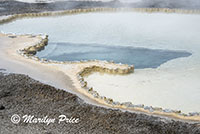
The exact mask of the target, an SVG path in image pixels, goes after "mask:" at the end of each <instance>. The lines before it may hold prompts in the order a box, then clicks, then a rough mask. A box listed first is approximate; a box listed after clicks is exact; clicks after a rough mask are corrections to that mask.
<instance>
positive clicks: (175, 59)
mask: <svg viewBox="0 0 200 134" xmlns="http://www.w3.org/2000/svg"><path fill="white" fill-rule="evenodd" d="M0 30H1V31H4V32H6V33H9V32H13V33H17V34H23V33H34V34H38V33H46V34H48V35H49V45H48V46H47V47H46V48H45V50H43V51H41V52H39V53H37V56H39V57H44V58H47V59H53V60H59V61H65V60H70V61H76V60H90V59H99V60H109V61H110V60H113V61H115V62H117V63H124V64H134V65H135V68H136V69H135V72H134V73H133V74H129V75H124V76H119V75H108V74H99V73H93V74H92V75H89V76H88V77H87V78H86V80H87V81H88V84H89V86H92V87H94V90H96V91H97V92H98V93H99V94H100V95H102V96H106V97H109V98H113V99H114V100H115V101H119V102H126V101H131V102H133V103H135V104H145V105H147V106H154V107H163V108H169V109H177V110H182V111H183V112H185V113H187V112H192V111H196V112H200V53H199V52H200V37H199V35H200V16H199V15H184V14H164V13H152V14H148V13H131V12H121V13H120V12H118V13H87V14H79V15H73V16H60V17H43V18H26V19H21V20H16V21H14V22H11V23H8V24H4V25H0Z"/></svg>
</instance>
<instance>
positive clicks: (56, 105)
mask: <svg viewBox="0 0 200 134" xmlns="http://www.w3.org/2000/svg"><path fill="white" fill-rule="evenodd" d="M2 71H5V70H2ZM13 114H18V115H19V116H20V117H22V116H23V115H34V116H35V117H37V118H39V117H40V118H42V117H45V116H48V118H56V119H59V118H58V117H59V115H66V116H67V117H68V118H70V117H74V118H79V122H78V123H75V124H72V123H71V124H70V123H65V122H61V123H60V124H59V123H58V122H54V123H50V124H49V125H47V124H45V123H25V122H23V120H22V119H21V121H20V122H19V124H13V123H12V122H11V116H12V115H13ZM0 130H1V131H0V133H1V134H5V133H6V134H12V133H26V134H29V133H37V134H38V133H44V134H58V133H70V134H74V133H80V134H83V133H84V134H85V133H89V134H101V133H102V134H107V133H109V134H112V133H113V134H122V133H123V134H200V124H197V123H196V124H195V123H193V124H191V123H190V124H189V123H184V122H180V121H174V120H169V119H163V118H159V117H153V116H148V115H145V114H137V113H130V112H122V111H120V110H113V109H106V108H101V107H97V106H93V105H90V104H86V103H84V101H83V100H81V99H80V98H79V97H77V96H76V95H74V94H71V93H68V92H65V91H62V90H59V89H56V88H54V87H51V86H49V85H45V84H42V83H40V82H38V81H35V80H33V79H31V78H30V77H28V76H25V75H21V74H3V73H1V74H0Z"/></svg>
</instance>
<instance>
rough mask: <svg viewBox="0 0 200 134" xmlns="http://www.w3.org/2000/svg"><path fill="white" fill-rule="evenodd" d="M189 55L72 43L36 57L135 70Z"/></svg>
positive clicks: (56, 45)
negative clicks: (120, 65)
mask: <svg viewBox="0 0 200 134" xmlns="http://www.w3.org/2000/svg"><path fill="white" fill-rule="evenodd" d="M190 55H191V53H189V52H185V51H171V50H161V49H147V48H136V47H122V46H106V45H96V44H95V45H94V44H91V45H87V44H72V43H50V44H49V45H47V47H46V48H45V50H43V51H41V52H38V53H37V56H39V57H40V58H46V59H49V60H57V61H80V60H94V59H97V60H107V61H114V62H116V63H123V64H129V65H132V64H134V66H135V68H137V69H141V68H157V67H158V66H160V65H161V64H163V63H165V62H167V61H169V60H172V59H175V58H180V57H188V56H190Z"/></svg>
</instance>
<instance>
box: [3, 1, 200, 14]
mask: <svg viewBox="0 0 200 134" xmlns="http://www.w3.org/2000/svg"><path fill="white" fill-rule="evenodd" d="M27 1H28V0H27ZM122 1H123V0H122ZM122 1H120V0H113V1H110V2H101V1H73V0H72V1H60V2H53V3H23V2H18V1H14V0H0V16H2V15H10V14H19V13H25V12H26V13H33V12H34V13H37V12H42V11H59V10H66V9H76V8H91V7H136V8H181V9H200V2H199V1H197V0H138V2H134V3H123V2H122ZM124 1H126V0H124Z"/></svg>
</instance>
